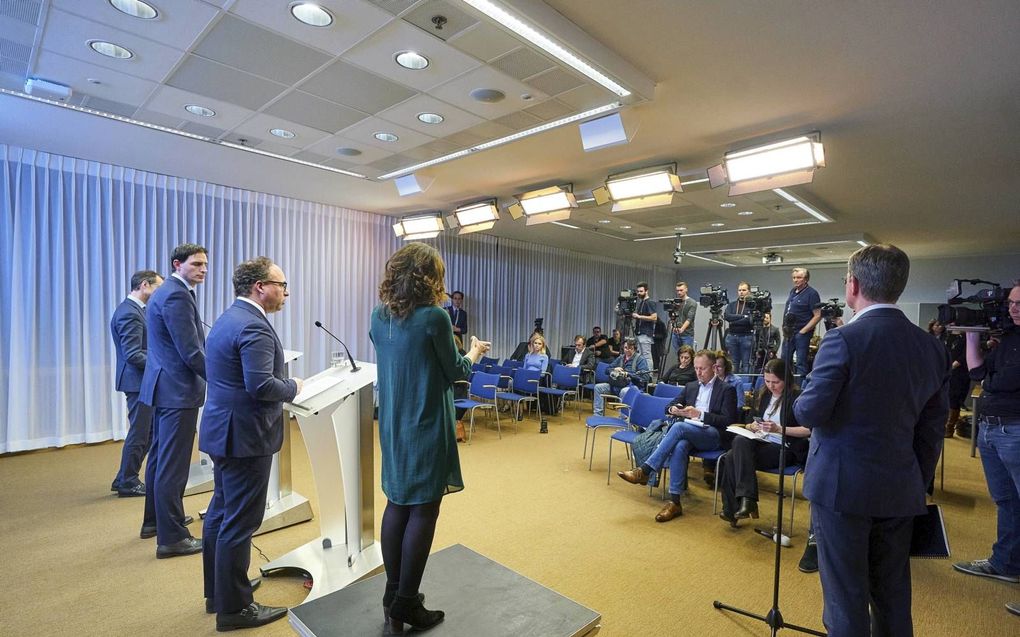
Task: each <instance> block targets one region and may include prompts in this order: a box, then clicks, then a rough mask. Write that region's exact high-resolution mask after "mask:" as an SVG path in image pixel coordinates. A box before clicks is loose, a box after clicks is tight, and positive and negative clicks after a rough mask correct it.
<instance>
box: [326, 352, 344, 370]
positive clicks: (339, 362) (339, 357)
mask: <svg viewBox="0 0 1020 637" xmlns="http://www.w3.org/2000/svg"><path fill="white" fill-rule="evenodd" d="M346 364H347V354H346V353H345V352H342V351H336V352H332V353H331V354H330V355H329V365H330V367H343V366H344V365H346Z"/></svg>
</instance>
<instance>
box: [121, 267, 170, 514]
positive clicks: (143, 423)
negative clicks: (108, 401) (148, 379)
mask: <svg viewBox="0 0 1020 637" xmlns="http://www.w3.org/2000/svg"><path fill="white" fill-rule="evenodd" d="M162 284H163V277H161V276H159V274H157V273H156V272H153V271H152V270H139V271H138V272H135V273H134V274H132V275H131V292H130V293H128V295H127V298H126V299H124V300H123V301H121V303H120V305H118V306H117V309H116V310H114V312H113V318H112V319H110V333H111V334H112V335H113V346H114V348H115V349H116V351H117V372H116V375H115V378H116V381H115V382H116V387H117V391H119V392H123V393H124V397H125V398H126V399H127V408H128V422H129V423H130V427H129V428H128V432H127V436H125V437H124V449H123V451H121V458H120V469H119V470H118V471H117V477H115V478H114V479H113V484H112V485H110V490H111V491H116V492H117V494H118V495H119V496H120V497H122V498H131V497H144V496H145V484H144V483H143V482H142V481H141V480H139V479H138V470H139V469H141V468H142V458H144V457H145V452H146V451H148V450H149V438H150V435H149V434H150V433H151V431H152V409H151V408H150V407H149V406H148V405H146V404H145V403H143V402H142V401H140V400H138V390H139V389H141V387H142V376H143V375H144V374H145V359H146V348H147V344H146V334H145V304H146V303H148V302H149V297H151V296H152V293H153V292H155V291H156V288H158V287H159V286H160V285H162Z"/></svg>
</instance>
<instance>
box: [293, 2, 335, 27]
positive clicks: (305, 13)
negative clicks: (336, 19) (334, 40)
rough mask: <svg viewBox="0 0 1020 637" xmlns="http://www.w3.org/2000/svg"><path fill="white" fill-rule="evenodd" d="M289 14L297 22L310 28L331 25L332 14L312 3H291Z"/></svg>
mask: <svg viewBox="0 0 1020 637" xmlns="http://www.w3.org/2000/svg"><path fill="white" fill-rule="evenodd" d="M290 14H291V15H292V16H294V19H295V20H297V21H298V22H302V23H304V24H307V25H308V26H310V27H328V26H329V25H331V24H333V14H332V13H330V12H329V11H328V10H326V9H324V8H323V7H320V6H319V5H318V4H316V3H314V2H292V3H291V4H290Z"/></svg>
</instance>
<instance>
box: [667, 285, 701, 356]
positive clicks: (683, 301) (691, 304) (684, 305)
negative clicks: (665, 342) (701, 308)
mask: <svg viewBox="0 0 1020 637" xmlns="http://www.w3.org/2000/svg"><path fill="white" fill-rule="evenodd" d="M676 300H677V301H678V302H679V307H678V308H677V310H676V327H674V328H673V337H672V338H673V349H674V350H677V351H679V350H680V346H681V345H686V346H688V347H690V348H692V349H693V348H694V315H695V314H697V313H698V304H697V302H695V300H694V299H692V298H691V297H689V296H687V283H685V282H683V281H677V284H676Z"/></svg>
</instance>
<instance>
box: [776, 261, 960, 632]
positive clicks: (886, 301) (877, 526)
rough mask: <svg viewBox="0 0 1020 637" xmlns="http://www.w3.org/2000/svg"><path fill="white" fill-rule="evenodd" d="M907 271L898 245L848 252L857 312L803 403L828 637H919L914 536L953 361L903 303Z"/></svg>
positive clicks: (823, 351) (798, 408) (828, 351)
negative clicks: (914, 616)
mask: <svg viewBox="0 0 1020 637" xmlns="http://www.w3.org/2000/svg"><path fill="white" fill-rule="evenodd" d="M909 272H910V260H909V259H908V258H907V255H906V254H905V253H904V252H903V251H902V250H900V249H899V248H897V247H896V246H892V245H870V246H867V247H864V248H861V249H860V250H858V251H857V252H855V253H854V254H853V255H851V256H850V260H849V263H848V267H847V277H846V304H847V305H849V306H850V307H851V308H853V310H854V312H855V315H854V317H853V319H851V320H850V321H849V322H848V323H847V324H846V325H844V326H842V327H838V328H835V329H832V330H829V331H828V332H826V334H825V337H824V338H823V339H822V342H821V345H820V346H819V348H818V354H817V355H816V357H815V365H814V370H813V371H812V372H811V377H810V378H811V382H810V383H809V384H808V387H807V389H805V390H804V392H803V393H802V394H801V395H800V398H798V399H797V402H796V403H795V404H794V414H795V415H796V417H797V421H798V422H800V423H804V424H805V425H806V426H808V427H811V428H812V429H813V431H812V434H811V448H810V452H809V455H808V463H807V471H806V472H805V475H806V477H805V484H804V495H805V496H806V497H807V499H809V500H810V501H811V524H812V527H813V528H814V532H815V534H816V536H817V538H818V568H819V574H820V576H821V580H822V594H823V598H824V600H825V611H824V614H823V621H824V622H825V627H826V628H827V629H828V632H829V635H830V637H843V636H848V635H850V636H853V637H860V636H861V635H912V634H913V625H912V620H911V614H910V597H911V594H910V561H909V553H910V539H911V532H912V530H913V526H914V525H913V521H914V516H917V515H921V514H923V513H925V511H926V508H925V490H926V488H927V486H928V483H929V482H930V481H931V480H932V478H933V476H934V475H935V464H936V462H937V461H938V457H939V453H940V451H941V450H942V436H943V433H944V427H943V425H944V424H945V421H946V416H947V415H948V413H949V398H948V394H947V387H948V385H947V381H948V378H949V358H948V355H947V353H946V350H945V348H944V347H942V345H941V343H939V341H938V340H936V339H935V337H933V336H931V335H930V334H928V333H926V332H925V331H924V330H922V329H921V328H919V327H917V326H916V325H914V324H913V323H911V321H910V320H909V319H908V318H907V317H906V316H904V314H903V312H902V311H900V309H899V308H898V307H896V305H895V303H896V301H897V300H898V299H899V297H900V294H902V292H903V289H904V288H905V287H906V284H907V276H908V274H909ZM869 607H870V611H869Z"/></svg>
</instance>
